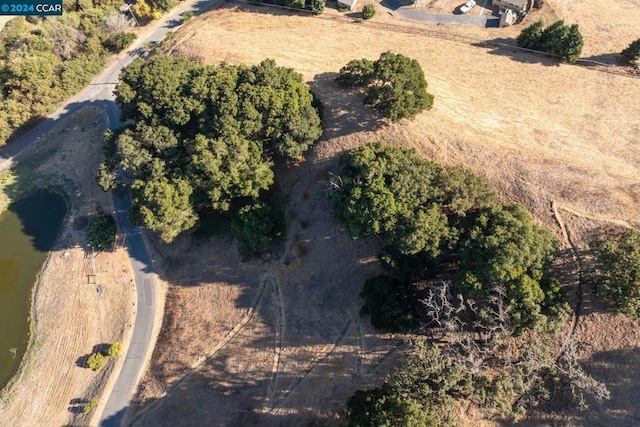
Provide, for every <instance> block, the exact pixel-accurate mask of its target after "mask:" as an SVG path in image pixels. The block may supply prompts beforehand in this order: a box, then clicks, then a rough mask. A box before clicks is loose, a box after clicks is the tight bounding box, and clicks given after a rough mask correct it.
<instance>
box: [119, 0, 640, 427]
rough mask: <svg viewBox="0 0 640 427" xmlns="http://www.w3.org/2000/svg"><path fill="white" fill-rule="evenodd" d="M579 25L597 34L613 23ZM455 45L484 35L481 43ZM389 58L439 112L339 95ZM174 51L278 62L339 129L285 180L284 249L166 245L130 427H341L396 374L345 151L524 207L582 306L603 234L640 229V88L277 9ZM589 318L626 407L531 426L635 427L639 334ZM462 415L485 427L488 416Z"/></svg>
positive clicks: (186, 31) (598, 355)
mask: <svg viewBox="0 0 640 427" xmlns="http://www.w3.org/2000/svg"><path fill="white" fill-rule="evenodd" d="M614 3H616V4H617V5H618V7H623V5H624V2H623V1H618V2H614ZM585 9H586V7H585ZM556 12H557V13H564V12H563V10H561V11H560V12H558V11H556ZM546 13H550V12H548V11H547V12H546ZM584 13H585V14H586V13H587V12H586V11H584ZM560 16H562V15H560ZM585 16H587V15H585ZM607 16H609V15H604V17H605V18H606V17H607ZM385 19H386V18H385ZM585 19H586V18H585ZM608 19H611V16H609V18H608ZM629 19H631V18H629ZM568 21H571V20H570V19H568ZM580 22H581V21H580ZM635 22H640V20H636V21H635ZM589 24H593V22H591V21H589ZM614 24H615V23H614V22H613V21H606V22H605V21H603V22H602V24H601V25H603V26H606V25H611V26H613V25H614ZM584 28H585V30H586V29H587V28H588V31H590V33H589V37H592V38H595V37H597V34H598V31H602V29H603V28H612V27H601V26H598V25H585V27H584ZM627 30H628V29H627ZM627 30H621V31H620V32H615V33H614V32H608V33H607V36H610V37H614V36H615V37H617V38H616V39H615V40H612V41H611V43H610V45H611V46H623V45H624V46H626V44H628V42H626V41H622V39H623V38H626V37H628V36H629V34H628V33H629V32H630V31H627ZM452 31H456V32H458V33H462V32H464V31H468V33H469V35H471V36H474V37H478V34H480V32H481V31H484V30H481V29H475V28H472V29H468V30H466V29H460V28H457V29H454V30H452ZM517 31H519V29H515V28H511V29H509V30H507V32H504V33H496V32H495V31H493V30H492V31H491V32H490V33H485V36H484V38H485V39H493V38H498V37H500V38H502V37H512V36H513V35H514V34H517ZM625 31H626V32H625ZM636 37H637V36H636ZM630 38H631V39H633V37H630ZM624 46H623V47H624ZM590 49H593V50H587V51H588V52H589V54H600V53H603V52H605V50H604V48H602V50H600V48H596V47H590ZM607 49H608V48H607ZM616 49H617V47H616ZM386 50H393V51H395V52H401V53H403V54H405V55H407V56H410V57H413V58H416V59H417V60H418V61H419V62H420V64H421V65H422V67H423V69H424V70H425V74H426V77H427V80H428V82H429V85H430V86H429V90H430V92H431V93H433V94H434V95H435V106H434V108H433V109H432V110H431V111H429V112H425V113H423V114H420V115H419V116H418V117H417V118H415V119H414V120H411V121H403V122H400V123H397V124H391V123H388V122H386V121H384V120H381V119H380V118H379V117H378V116H377V115H376V114H375V113H373V112H372V111H371V110H369V109H366V108H364V107H363V106H362V97H361V95H360V94H358V93H355V92H352V91H347V90H344V89H341V88H339V87H338V86H337V85H336V84H335V83H334V81H333V79H334V77H335V76H336V73H337V71H338V70H339V69H340V67H341V66H343V65H344V64H345V63H347V62H348V61H349V60H351V59H354V58H361V57H367V58H370V59H375V58H377V57H378V56H379V55H380V53H382V52H384V51H386ZM166 51H167V52H170V53H172V54H174V55H180V56H184V57H188V58H194V59H199V60H201V61H203V62H205V63H209V64H237V63H248V64H254V63H257V62H259V61H261V60H262V59H264V58H273V59H275V60H276V62H277V63H278V64H279V65H283V66H287V67H292V68H294V69H296V70H297V71H299V72H301V73H302V74H303V76H304V78H305V80H306V81H308V83H309V85H310V86H311V88H312V89H313V90H314V91H315V92H316V93H317V94H318V96H319V98H320V99H321V100H322V102H323V104H324V106H325V118H324V125H325V129H326V131H325V134H324V135H323V137H322V139H321V140H320V141H319V142H318V143H317V144H316V146H315V147H314V148H313V149H312V150H310V152H309V153H308V155H307V160H306V161H305V162H304V163H302V164H300V165H298V166H296V167H285V166H283V165H279V166H278V168H279V170H278V176H279V177H280V178H279V185H280V187H281V189H282V192H283V193H284V194H285V195H286V197H287V203H286V216H287V222H288V230H287V237H286V241H285V242H284V243H283V245H282V246H281V248H280V249H279V250H277V251H275V252H272V253H270V254H269V255H268V256H265V257H264V258H262V259H260V260H250V261H243V260H242V259H241V257H240V255H238V252H237V248H236V246H235V243H234V242H233V241H232V240H231V238H229V237H226V238H224V237H221V238H213V239H210V240H208V241H205V242H200V243H194V242H192V241H190V240H189V239H187V238H185V239H182V240H180V241H179V242H176V243H175V244H173V245H171V246H169V247H159V248H158V251H159V252H158V256H159V257H160V258H163V259H164V262H163V265H162V268H161V271H162V274H163V277H164V278H165V279H166V280H167V281H168V282H169V283H170V284H171V285H170V288H169V293H168V300H167V307H166V310H167V311H166V316H165V320H164V325H163V329H162V333H161V336H160V339H159V341H158V345H157V347H156V350H155V353H154V356H153V360H152V366H151V369H150V371H149V373H148V374H147V376H146V378H145V379H144V380H143V383H142V386H141V390H140V392H139V395H138V398H137V404H138V407H137V408H136V410H135V412H134V414H133V417H132V423H133V425H140V426H146V425H148V426H155V425H191V424H192V423H193V421H194V420H198V422H201V423H203V424H207V425H292V426H293V425H296V426H297V425H302V424H304V423H316V424H314V425H323V424H325V423H326V424H331V423H332V422H334V421H336V420H337V419H341V418H342V417H343V412H342V410H343V409H342V408H343V405H344V401H345V399H346V397H348V396H349V395H350V394H351V393H352V392H353V391H354V390H355V389H357V388H362V387H366V386H372V385H374V384H377V383H379V382H380V381H381V380H382V378H383V376H384V373H385V372H388V370H389V369H390V368H391V367H393V364H394V361H396V360H397V359H398V358H397V356H398V355H399V353H400V351H398V348H401V347H399V346H400V345H401V344H402V337H393V336H386V335H381V334H379V333H377V332H376V331H375V330H373V329H372V328H371V326H370V325H369V324H368V321H367V319H366V318H364V319H361V318H360V317H359V315H358V310H359V307H360V301H359V297H358V293H359V291H360V289H361V286H362V282H363V280H364V279H365V278H367V277H370V276H371V275H373V274H375V273H376V272H377V271H378V269H379V266H378V264H377V262H376V258H375V256H376V252H377V249H378V248H379V242H377V241H376V240H375V239H367V240H363V241H351V240H349V239H347V238H346V237H345V234H344V232H343V230H342V229H341V227H340V226H339V224H337V223H336V221H335V220H334V219H333V217H332V214H331V210H330V208H329V206H328V204H327V201H326V195H325V188H326V182H327V177H328V173H329V172H332V171H335V170H336V168H337V163H336V159H337V155H339V154H340V153H341V152H343V151H344V150H347V149H350V148H353V147H356V146H358V145H361V144H364V143H367V142H371V141H375V140H379V139H384V140H385V141H387V142H388V143H391V144H393V145H397V146H402V147H413V148H415V149H416V150H418V152H419V153H420V154H421V155H423V156H425V157H428V158H431V159H434V160H436V161H439V162H442V163H447V164H456V165H461V166H464V167H467V168H469V169H471V170H472V171H474V172H475V173H477V174H478V175H481V176H483V177H485V178H486V179H488V180H489V181H490V182H491V183H492V184H493V185H494V186H495V188H496V189H497V191H498V193H499V195H500V197H501V198H502V199H503V200H505V201H517V202H521V203H524V204H525V205H526V206H528V207H529V209H530V210H531V212H532V213H533V214H534V215H535V217H536V218H537V220H538V221H539V222H540V223H542V224H544V225H546V226H548V227H549V228H552V229H553V230H554V231H555V232H556V234H557V236H558V238H559V239H560V240H561V242H562V245H563V251H562V254H563V255H562V257H561V259H560V260H559V262H558V266H559V267H558V268H559V269H561V268H564V269H565V270H569V272H572V273H573V275H568V276H567V277H568V278H567V279H566V280H565V282H566V285H567V289H568V290H569V292H570V299H571V301H572V302H574V303H575V301H576V298H575V291H576V290H577V282H576V280H575V277H577V276H576V275H575V273H576V270H577V268H578V263H577V261H576V257H580V259H582V260H583V261H584V260H585V259H586V258H585V259H583V258H584V253H583V251H584V249H586V245H587V242H588V241H589V240H590V239H591V238H593V237H594V236H596V235H597V234H598V230H599V229H600V228H601V227H610V226H614V225H615V226H634V227H636V228H637V227H640V220H639V218H640V209H639V203H640V80H639V79H634V78H630V77H624V76H618V75H612V74H608V73H602V72H597V71H594V70H590V69H586V68H583V67H577V66H571V65H565V64H560V65H559V64H558V63H557V62H556V61H551V60H548V59H545V58H544V57H542V56H538V55H528V54H523V53H517V52H514V51H511V50H494V49H487V48H483V47H479V46H474V45H469V44H464V43H457V42H453V41H446V40H442V39H437V38H430V37H426V36H422V35H417V34H407V33H405V32H396V31H384V30H380V29H376V28H373V27H372V26H369V25H368V24H362V23H355V22H351V21H349V20H348V19H347V20H340V21H339V20H335V19H323V18H322V17H302V16H294V15H288V14H283V13H280V12H276V11H274V10H272V9H269V8H253V9H252V8H248V7H227V8H221V9H218V10H214V11H212V12H210V13H208V14H205V15H203V16H201V17H198V18H196V19H194V20H193V21H192V22H190V23H189V24H188V25H186V26H185V27H183V28H182V29H180V30H179V31H178V32H177V33H176V35H175V38H174V39H173V40H172V41H171V43H169V44H167V45H166ZM552 204H553V207H554V208H555V212H556V214H555V216H554V213H553V211H552ZM580 315H581V316H580V318H579V321H578V327H577V329H576V333H575V339H577V340H578V341H580V342H584V343H586V344H587V345H585V346H584V347H583V350H582V353H581V355H582V357H583V360H584V361H585V363H586V365H587V367H588V369H589V370H590V372H591V373H592V374H593V375H594V376H595V377H596V378H598V379H600V380H604V381H606V382H607V384H608V385H609V387H610V388H611V390H612V395H613V399H612V400H611V401H610V402H607V403H605V404H604V406H603V407H602V408H592V410H591V411H588V412H582V413H579V412H575V413H574V412H567V413H565V414H563V415H562V416H560V415H547V414H544V413H540V414H534V417H533V418H532V419H530V420H529V422H530V423H531V425H540V424H545V423H546V424H553V423H556V424H557V423H560V424H562V423H568V424H569V425H584V423H585V422H586V420H595V424H591V423H589V425H637V424H639V423H640V418H639V417H640V414H638V409H637V405H636V404H635V402H637V401H638V398H640V396H639V395H638V394H639V391H638V389H637V387H635V386H633V384H637V380H638V378H637V373H636V372H637V370H635V369H631V367H632V366H634V363H636V362H637V358H638V354H639V353H638V352H639V351H640V350H638V349H639V348H640V328H639V326H638V324H637V323H636V322H632V321H629V320H627V319H624V318H621V317H617V316H611V315H607V314H603V313H602V310H601V308H600V307H599V306H598V304H597V303H596V302H595V301H592V300H591V298H590V297H589V295H588V290H587V289H584V303H583V307H582V310H581V312H580ZM618 371H620V372H625V374H624V375H623V374H621V373H620V372H618ZM634 381H635V382H634ZM461 411H462V412H465V411H466V409H465V408H461ZM467 416H468V417H469V419H470V420H471V421H470V423H471V424H474V425H481V420H480V418H481V415H479V414H477V413H475V412H473V411H470V412H469V413H467ZM572 423H573V424H572ZM563 425H564V424H563Z"/></svg>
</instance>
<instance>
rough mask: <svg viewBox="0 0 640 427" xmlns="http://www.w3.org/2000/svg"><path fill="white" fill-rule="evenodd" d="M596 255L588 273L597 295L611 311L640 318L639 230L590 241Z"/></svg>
mask: <svg viewBox="0 0 640 427" xmlns="http://www.w3.org/2000/svg"><path fill="white" fill-rule="evenodd" d="M590 246H591V250H592V251H593V254H594V255H595V258H596V265H595V267H594V269H593V270H592V271H591V272H590V273H589V274H588V280H589V281H590V282H591V285H592V286H593V290H594V293H595V295H596V296H597V297H599V298H600V299H601V300H603V301H604V302H605V303H606V304H608V305H609V306H610V307H611V308H612V309H613V310H614V311H617V312H620V313H624V314H626V315H627V316H630V317H633V318H635V319H638V320H640V232H638V231H636V230H631V229H630V230H625V231H624V232H623V233H622V234H620V235H619V236H617V237H615V238H612V239H606V240H599V241H595V242H592V243H591V245H590Z"/></svg>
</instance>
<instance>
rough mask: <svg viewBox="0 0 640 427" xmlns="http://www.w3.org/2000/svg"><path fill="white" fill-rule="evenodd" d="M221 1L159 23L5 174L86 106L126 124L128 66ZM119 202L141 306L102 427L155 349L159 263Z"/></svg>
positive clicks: (42, 128) (8, 156)
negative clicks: (122, 98)
mask: <svg viewBox="0 0 640 427" xmlns="http://www.w3.org/2000/svg"><path fill="white" fill-rule="evenodd" d="M215 2H216V0H190V1H187V2H184V3H182V4H181V5H179V6H178V7H177V8H176V9H174V10H172V11H171V12H169V13H168V14H167V15H166V16H165V17H164V18H163V19H162V20H160V21H159V22H158V23H156V24H155V25H156V28H155V29H153V30H152V31H149V32H148V33H147V34H145V35H144V36H142V37H141V38H139V39H138V40H137V41H136V43H135V44H134V45H133V46H131V47H130V48H129V49H128V51H127V53H126V54H125V55H124V56H122V57H121V58H120V59H119V60H118V61H117V62H116V63H114V64H112V65H111V66H109V67H108V68H107V69H106V70H105V71H104V72H102V74H100V75H99V76H98V77H96V78H95V79H94V80H93V81H92V82H91V83H90V84H89V86H87V87H86V88H85V89H84V90H83V91H82V92H80V93H79V94H77V95H76V96H74V97H73V98H71V99H70V100H69V101H67V103H66V104H65V105H64V106H62V107H61V108H60V109H58V110H57V111H56V112H55V113H53V114H52V115H51V116H49V117H48V118H47V119H45V120H43V121H42V122H40V123H39V124H38V125H37V126H36V127H34V128H33V129H31V130H30V131H29V132H27V133H25V134H23V135H21V136H20V137H19V138H17V139H16V140H15V141H12V143H11V144H10V145H9V146H8V147H6V148H5V149H3V150H2V151H0V173H1V172H3V171H4V170H6V169H8V168H10V167H11V166H12V165H13V164H14V163H15V162H16V161H18V160H19V155H20V153H21V152H22V150H24V149H25V148H26V147H28V146H29V145H31V144H33V143H34V142H36V141H37V140H38V139H39V138H40V137H42V136H43V135H44V134H46V133H47V132H49V131H50V130H51V129H53V128H54V127H55V126H56V125H57V124H58V123H59V121H60V120H63V119H65V118H67V117H69V116H71V114H73V113H74V112H75V111H76V110H78V109H80V108H82V107H86V106H90V105H93V106H97V107H99V108H102V110H103V111H104V114H105V120H106V124H107V126H109V127H112V128H118V127H121V126H122V123H121V122H120V110H119V108H118V106H117V105H116V104H115V102H114V95H113V89H114V87H115V85H116V83H117V80H118V76H119V75H120V72H121V71H122V69H123V68H124V67H126V66H127V65H129V64H130V63H131V62H132V61H133V60H134V59H136V58H137V57H140V56H144V55H146V53H147V52H146V50H145V49H144V48H143V47H142V46H145V45H146V44H147V43H154V42H155V43H157V42H160V41H162V40H164V39H165V38H166V36H167V33H168V32H170V31H172V30H174V29H175V28H176V27H178V26H179V25H180V23H181V19H180V17H179V15H180V14H182V13H184V12H186V11H193V12H194V13H198V12H202V11H204V10H205V9H206V8H208V7H210V6H211V5H213V4H214V3H215ZM113 203H114V207H115V210H116V216H117V219H118V223H119V225H120V230H121V231H122V233H123V234H124V235H125V244H126V247H127V250H128V252H129V258H130V262H131V266H132V268H133V272H134V277H135V284H136V293H137V306H136V308H137V310H136V318H135V324H134V326H133V334H132V338H131V342H130V343H129V346H128V349H127V354H126V356H125V360H124V364H123V366H122V369H121V370H120V372H119V374H118V378H117V379H116V382H115V385H114V387H113V390H112V391H111V394H110V395H109V396H108V400H107V403H106V406H105V408H104V410H103V412H102V415H101V417H100V425H101V426H119V425H121V424H122V421H123V418H124V415H125V413H126V411H127V409H128V407H129V403H130V401H131V397H132V395H133V393H134V390H135V388H136V386H137V384H138V381H139V379H140V377H141V374H142V371H143V368H144V364H145V361H146V359H147V356H148V354H149V352H150V351H151V348H150V343H151V339H152V333H153V325H154V320H155V318H154V317H155V312H156V292H155V288H154V284H153V266H152V264H151V260H150V259H149V255H148V253H147V250H146V247H145V244H144V240H143V239H142V235H141V234H140V231H139V230H138V229H137V228H136V227H134V226H132V225H131V224H130V223H129V220H128V219H127V210H128V208H129V207H130V206H131V201H130V200H128V199H121V198H117V197H115V196H114V198H113Z"/></svg>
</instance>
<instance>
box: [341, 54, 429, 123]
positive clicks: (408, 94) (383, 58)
mask: <svg viewBox="0 0 640 427" xmlns="http://www.w3.org/2000/svg"><path fill="white" fill-rule="evenodd" d="M336 81H337V82H338V83H340V84H342V85H344V86H364V87H366V90H367V93H366V96H365V99H364V103H365V104H366V105H370V106H371V107H373V108H375V109H376V110H378V111H380V113H382V115H383V116H384V117H388V118H390V119H391V120H393V121H398V120H401V119H404V118H411V117H413V116H415V115H417V114H418V113H420V112H422V111H424V110H428V109H430V108H431V107H432V106H433V95H431V94H430V93H428V92H427V86H428V85H427V81H426V79H425V77H424V72H423V71H422V68H421V67H420V64H419V63H418V61H416V60H415V59H411V58H408V57H406V56H404V55H402V54H396V53H392V52H384V53H383V54H382V55H380V58H379V59H377V60H376V61H373V62H371V61H369V60H368V59H361V60H353V61H350V62H349V63H348V64H347V65H345V66H344V67H343V68H342V69H341V70H340V74H339V75H338V77H337V78H336Z"/></svg>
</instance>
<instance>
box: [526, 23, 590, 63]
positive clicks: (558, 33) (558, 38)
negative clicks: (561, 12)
mask: <svg viewBox="0 0 640 427" xmlns="http://www.w3.org/2000/svg"><path fill="white" fill-rule="evenodd" d="M516 43H517V44H518V46H520V47H524V48H527V49H533V50H540V51H543V52H546V53H548V54H550V55H554V56H557V57H560V58H563V59H566V60H567V61H569V62H575V61H576V60H577V59H578V58H579V57H580V54H581V53H582V47H583V45H584V40H583V38H582V35H581V34H580V30H579V29H578V24H573V25H571V26H569V25H565V23H564V21H562V20H561V21H556V22H554V23H553V24H551V25H549V26H548V27H547V28H544V29H543V23H542V21H536V22H534V23H533V24H531V25H530V26H528V27H527V28H525V29H524V30H522V32H521V33H520V35H519V36H518V37H517V38H516Z"/></svg>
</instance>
